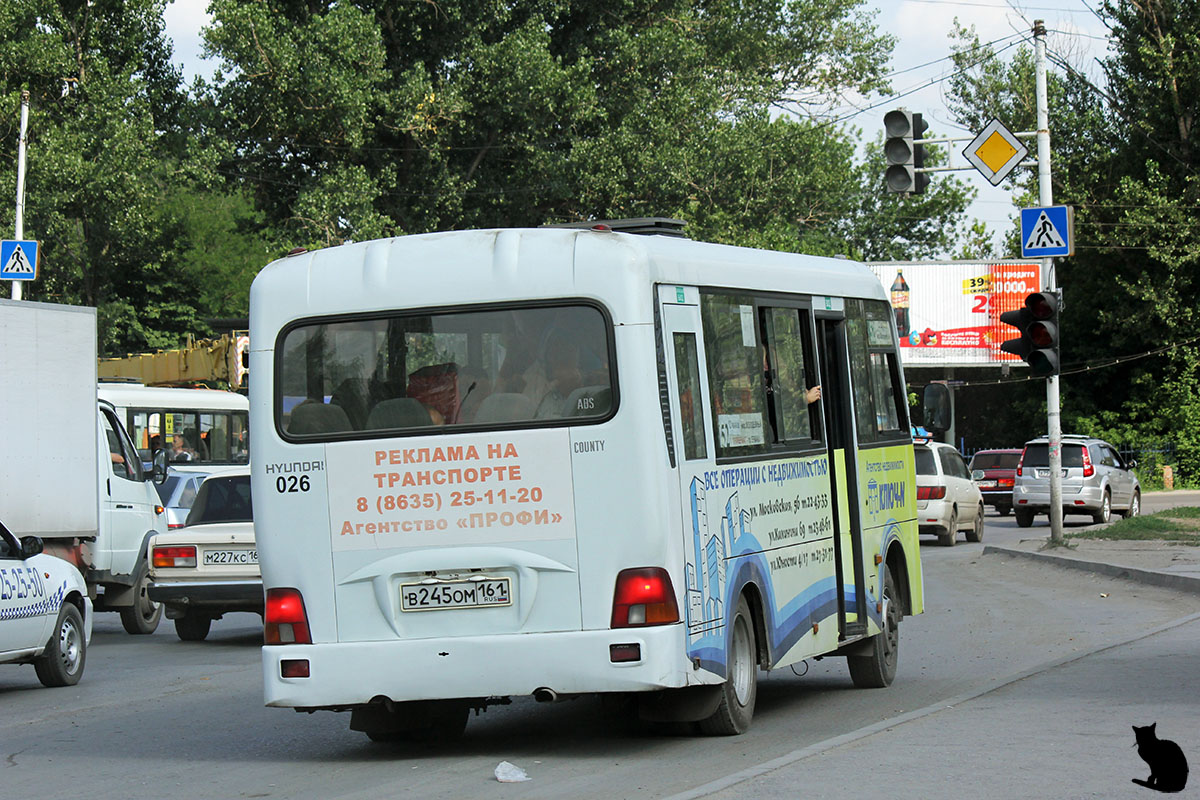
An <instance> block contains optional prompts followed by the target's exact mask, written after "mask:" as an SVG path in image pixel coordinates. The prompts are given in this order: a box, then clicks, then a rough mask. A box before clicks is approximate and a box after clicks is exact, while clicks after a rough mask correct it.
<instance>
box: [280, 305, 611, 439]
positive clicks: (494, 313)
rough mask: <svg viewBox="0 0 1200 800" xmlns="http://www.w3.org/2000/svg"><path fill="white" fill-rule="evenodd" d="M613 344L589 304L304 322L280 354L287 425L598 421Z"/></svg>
mask: <svg viewBox="0 0 1200 800" xmlns="http://www.w3.org/2000/svg"><path fill="white" fill-rule="evenodd" d="M610 346H611V338H610V326H609V324H608V321H607V319H606V317H605V315H604V314H603V313H601V311H600V310H599V309H598V308H596V307H594V306H591V305H582V304H580V305H568V306H553V307H549V306H536V307H522V308H508V309H503V310H497V309H487V310H480V311H459V312H450V313H444V314H407V315H401V314H396V315H390V316H375V317H362V318H356V319H352V320H341V321H336V322H321V323H314V324H310V325H301V326H297V327H293V328H291V329H289V330H288V331H287V332H286V333H285V335H284V337H283V341H282V346H281V347H280V348H279V349H278V351H277V354H276V358H277V359H279V381H278V386H277V392H278V397H277V413H278V414H279V415H280V419H279V422H280V428H281V429H282V430H283V432H284V433H286V434H287V435H288V436H289V437H296V438H301V439H307V438H323V437H326V435H327V434H344V433H353V432H362V433H373V434H382V433H385V432H386V433H399V434H403V433H424V434H429V433H433V432H434V430H435V429H436V428H437V427H438V426H447V427H455V426H470V427H473V428H476V427H479V426H485V427H490V426H504V427H509V426H525V425H528V426H541V425H553V424H555V423H556V422H557V423H558V424H564V423H570V424H576V423H580V422H587V421H598V420H600V419H604V418H606V417H608V415H609V414H610V412H611V411H612V409H613V387H614V383H615V381H614V378H613V375H612V371H611V369H610V364H611V358H610ZM339 438H340V437H339Z"/></svg>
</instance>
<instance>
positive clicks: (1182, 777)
mask: <svg viewBox="0 0 1200 800" xmlns="http://www.w3.org/2000/svg"><path fill="white" fill-rule="evenodd" d="M1157 724H1158V723H1157V722H1155V723H1153V724H1151V725H1147V726H1146V727H1144V728H1139V727H1138V726H1137V725H1134V726H1133V735H1134V738H1135V739H1137V749H1138V755H1139V756H1141V757H1142V760H1143V761H1145V762H1146V763H1147V764H1149V765H1150V777H1149V778H1147V779H1146V780H1144V781H1143V780H1138V779H1137V778H1134V779H1133V782H1134V783H1136V784H1139V785H1140V786H1146V787H1149V788H1151V789H1157V790H1158V791H1160V792H1179V791H1182V790H1183V787H1184V786H1186V785H1187V777H1188V765H1187V759H1186V758H1184V757H1183V751H1182V750H1180V749H1179V745H1177V744H1175V743H1174V742H1172V741H1171V740H1169V739H1160V738H1158V736H1157V735H1156V734H1155V733H1154V726H1155V725H1157Z"/></svg>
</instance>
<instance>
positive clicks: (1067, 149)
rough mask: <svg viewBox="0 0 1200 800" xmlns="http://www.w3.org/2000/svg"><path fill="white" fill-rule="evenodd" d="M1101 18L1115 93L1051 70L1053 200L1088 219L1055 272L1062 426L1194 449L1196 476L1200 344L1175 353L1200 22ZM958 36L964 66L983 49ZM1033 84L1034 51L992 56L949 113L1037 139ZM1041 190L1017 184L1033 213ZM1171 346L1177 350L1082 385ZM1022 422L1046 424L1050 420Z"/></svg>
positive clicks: (1189, 452)
mask: <svg viewBox="0 0 1200 800" xmlns="http://www.w3.org/2000/svg"><path fill="white" fill-rule="evenodd" d="M1100 13H1101V14H1102V15H1103V16H1104V17H1105V18H1106V21H1107V22H1108V23H1109V25H1110V28H1111V30H1112V35H1111V43H1112V48H1111V51H1110V52H1111V53H1112V54H1111V55H1110V56H1109V57H1108V58H1106V59H1105V60H1104V61H1103V67H1104V71H1105V76H1106V86H1104V87H1097V86H1095V85H1093V83H1092V82H1091V81H1090V80H1088V79H1087V78H1086V77H1085V76H1084V75H1083V74H1082V73H1081V72H1080V71H1079V70H1076V69H1075V68H1073V67H1072V66H1071V65H1070V64H1069V62H1067V61H1066V59H1063V58H1062V57H1060V56H1058V55H1057V54H1055V53H1053V52H1051V58H1052V59H1053V61H1054V63H1055V65H1056V66H1057V67H1058V70H1052V71H1051V73H1050V75H1049V90H1050V91H1049V95H1050V98H1049V100H1050V119H1051V126H1050V127H1051V148H1052V156H1051V163H1052V170H1053V196H1054V202H1055V203H1059V204H1068V205H1073V206H1074V207H1075V209H1076V223H1075V236H1076V255H1075V256H1073V257H1070V258H1065V259H1060V260H1059V261H1058V262H1057V270H1058V282H1059V284H1060V285H1061V287H1062V289H1063V292H1064V299H1065V306H1066V307H1065V310H1064V313H1063V317H1062V319H1063V326H1062V327H1063V362H1064V369H1065V371H1066V372H1067V373H1068V374H1066V375H1064V377H1063V398H1064V404H1063V412H1064V429H1067V430H1072V429H1073V430H1077V431H1079V432H1085V433H1101V434H1103V435H1106V436H1109V437H1111V438H1114V439H1117V440H1120V441H1125V442H1130V443H1134V442H1136V441H1139V440H1140V441H1145V440H1151V439H1155V438H1159V437H1171V438H1176V439H1177V440H1178V441H1180V442H1181V443H1187V447H1185V448H1183V450H1181V452H1184V453H1186V455H1183V456H1181V462H1180V466H1181V467H1182V468H1184V470H1185V472H1187V473H1189V476H1190V479H1191V480H1193V481H1195V480H1197V479H1200V450H1198V449H1197V446H1198V445H1200V431H1198V430H1197V423H1196V420H1198V419H1200V375H1198V373H1197V362H1196V352H1195V351H1196V348H1194V347H1178V345H1180V344H1181V343H1185V342H1187V341H1189V340H1191V339H1192V338H1193V337H1194V336H1195V334H1194V331H1195V328H1196V322H1197V314H1198V313H1200V312H1198V310H1197V309H1198V308H1200V278H1198V277H1197V276H1198V270H1197V266H1200V265H1198V264H1197V259H1198V257H1200V244H1198V242H1200V236H1198V234H1200V224H1198V223H1197V222H1196V217H1195V213H1194V209H1195V207H1196V206H1197V205H1198V200H1200V197H1198V195H1200V182H1198V180H1197V178H1196V176H1195V163H1194V159H1195V132H1194V125H1193V121H1194V120H1195V117H1196V111H1197V105H1198V104H1200V70H1198V69H1197V66H1200V65H1198V64H1197V58H1198V56H1197V53H1198V52H1200V50H1198V49H1197V47H1196V44H1197V39H1198V37H1200V14H1198V13H1197V11H1196V7H1195V4H1194V3H1190V2H1181V1H1179V0H1151V1H1150V2H1145V3H1125V2H1115V1H1109V2H1105V3H1104V4H1103V5H1102V6H1101V8H1100ZM959 35H960V42H961V45H960V49H959V59H960V66H966V65H967V63H968V62H969V61H970V60H971V59H973V58H974V57H975V54H976V53H977V51H978V50H979V43H978V39H977V37H975V36H974V32H973V31H960V34H959ZM1033 87H1034V81H1033V61H1032V55H1031V53H1030V51H1029V50H1028V49H1027V48H1025V49H1021V50H1019V51H1018V53H1017V54H1016V55H1015V56H1014V57H1013V58H1012V59H1011V60H1010V61H1008V62H1003V61H1000V60H999V59H998V58H995V57H994V54H992V57H990V58H985V59H982V60H980V61H979V63H978V64H977V65H976V66H975V67H974V68H973V69H971V70H968V71H967V72H964V73H963V74H962V75H961V76H960V77H958V78H956V79H955V80H954V81H953V82H952V85H951V91H950V95H951V97H952V98H954V101H955V102H954V103H953V104H952V109H953V110H954V111H955V112H956V116H957V117H958V119H959V121H960V122H962V123H963V124H964V125H966V126H967V127H970V128H977V127H978V126H979V125H981V124H982V123H983V122H984V121H986V119H987V118H989V117H991V116H997V117H999V118H1000V119H1001V120H1003V121H1004V122H1005V123H1006V124H1008V125H1009V126H1010V127H1015V128H1017V129H1020V128H1026V129H1028V127H1031V126H1032V125H1033V124H1034V122H1035V105H1034V89H1033ZM1034 181H1035V178H1034V176H1033V175H1032V174H1030V173H1027V172H1026V173H1018V174H1017V175H1015V177H1014V178H1013V182H1014V185H1015V186H1016V188H1017V189H1018V199H1017V202H1018V203H1019V204H1021V205H1027V206H1033V205H1037V192H1036V191H1035V190H1036V183H1035V182H1034ZM1010 245H1012V246H1014V247H1015V246H1016V245H1017V241H1016V235H1015V233H1014V235H1013V236H1012V238H1011V239H1010ZM1014 254H1015V253H1014ZM1160 348H1171V349H1169V350H1168V351H1167V352H1166V353H1164V354H1162V355H1158V356H1153V357H1149V358H1138V359H1136V360H1126V361H1123V362H1122V363H1119V364H1116V365H1113V366H1106V367H1104V368H1102V369H1096V370H1093V371H1089V372H1080V373H1077V374H1071V373H1072V372H1074V371H1075V370H1077V369H1081V368H1082V367H1084V366H1087V365H1099V364H1104V363H1107V362H1112V361H1114V360H1116V359H1122V358H1128V357H1131V356H1137V355H1139V354H1143V353H1147V352H1150V351H1153V350H1156V349H1160ZM1026 422H1027V423H1028V424H1030V425H1032V426H1033V427H1031V428H1030V430H1037V429H1039V425H1040V423H1039V421H1038V420H1036V419H1030V420H1026ZM1184 459H1191V461H1190V462H1188V463H1186V464H1185V463H1184Z"/></svg>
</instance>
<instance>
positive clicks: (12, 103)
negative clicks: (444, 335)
mask: <svg viewBox="0 0 1200 800" xmlns="http://www.w3.org/2000/svg"><path fill="white" fill-rule="evenodd" d="M166 2H167V0H126V1H125V2H121V0H89V2H86V3H85V2H80V0H22V2H19V3H3V4H0V95H2V96H3V101H4V102H5V103H6V105H7V107H8V108H10V109H15V108H16V107H17V102H18V97H19V93H20V92H21V91H22V90H28V91H30V93H31V96H32V100H31V106H32V113H31V119H30V128H29V130H30V137H29V171H28V180H27V184H26V213H25V234H26V236H28V237H30V238H37V239H39V240H41V242H42V274H41V276H40V277H39V279H38V280H37V281H36V282H34V283H32V284H27V285H26V288H25V296H26V297H27V298H29V299H35V300H50V301H58V302H67V303H82V304H88V305H95V306H97V307H98V308H99V321H100V346H101V352H102V353H104V354H117V353H123V352H130V351H138V350H145V349H149V348H155V347H168V346H176V345H178V344H180V343H181V341H182V340H183V338H184V337H185V336H186V335H188V334H196V335H204V334H207V333H209V332H210V331H209V329H208V327H207V323H206V320H208V319H211V318H214V317H226V316H237V315H240V314H245V313H246V295H247V291H248V287H249V284H250V281H251V280H252V277H253V275H254V274H255V271H256V270H257V269H258V268H259V267H261V266H262V264H264V263H265V262H266V261H267V260H269V258H270V257H272V256H274V255H278V254H280V253H282V252H286V251H287V250H288V249H290V248H291V247H293V246H297V245H304V246H310V247H314V246H326V245H330V244H337V243H340V242H344V241H349V240H362V239H367V238H373V237H379V236H388V235H396V234H404V233H415V232H424V231H432V230H444V229H453V228H471V227H488V226H523V225H541V224H545V223H548V222H559V221H573V220H583V219H595V218H606V217H625V216H651V215H654V216H657V215H663V216H672V217H678V218H681V219H683V220H685V221H686V222H687V223H688V231H689V233H690V234H691V235H692V236H694V237H695V238H698V239H706V240H712V241H722V242H729V243H736V244H744V245H753V246H760V247H766V248H775V249H786V250H796V251H803V252H810V253H816V254H825V255H835V254H849V255H854V256H857V257H861V258H906V257H917V256H925V255H933V254H935V253H937V252H939V251H945V252H948V251H949V250H950V249H951V248H952V247H953V246H954V240H955V231H962V230H964V223H963V212H964V209H965V208H966V205H967V202H968V201H969V194H968V193H967V191H966V189H965V188H964V187H962V186H961V185H960V184H958V183H957V182H955V181H950V180H947V181H937V182H935V186H934V188H933V189H932V190H931V191H930V192H929V193H927V194H926V195H924V196H919V197H914V198H900V197H897V196H895V195H890V196H889V195H887V194H886V192H884V190H883V186H882V166H881V165H882V161H881V160H879V159H878V156H877V153H876V152H875V151H874V150H873V149H871V150H869V152H868V156H867V157H868V159H870V161H868V162H867V163H863V162H862V157H861V154H860V152H859V141H858V139H859V133H858V131H856V130H854V129H852V128H850V127H848V126H846V125H844V124H840V123H837V122H831V121H829V113H828V112H829V110H830V109H831V108H832V107H834V106H835V105H837V104H839V103H841V102H842V98H843V97H844V96H846V95H848V94H852V93H853V94H859V95H862V96H869V95H871V94H873V93H880V92H886V91H887V89H888V84H887V80H886V77H885V74H884V68H885V65H886V62H887V59H888V57H889V55H890V52H891V49H892V47H893V45H894V41H893V40H892V38H891V37H890V36H887V35H883V34H881V33H880V32H879V31H877V30H876V28H875V27H874V21H873V18H872V16H871V14H870V13H869V12H866V11H864V10H863V8H862V3H861V0H737V2H733V1H732V0H700V1H699V2H694V1H692V2H685V1H684V0H649V2H637V3H635V2H632V0H613V2H609V3H591V2H581V1H580V0H525V1H524V2H512V1H511V0H445V1H444V2H437V3H432V2H405V3H397V2H394V0H356V1H355V2H333V1H332V0H213V2H212V3H211V4H210V7H209V10H210V13H211V15H212V16H211V19H212V24H211V26H210V27H209V28H208V29H207V30H206V32H205V39H206V48H207V52H208V54H209V55H212V56H214V57H216V59H217V60H218V61H219V63H220V64H221V70H220V71H219V73H218V74H217V75H215V76H214V77H213V78H211V79H209V80H199V81H196V82H195V83H194V84H193V85H192V86H191V87H190V88H186V87H184V86H183V84H182V80H181V76H180V74H179V71H178V70H177V69H176V68H175V67H173V66H172V65H171V60H170V58H171V51H170V43H169V42H168V41H167V40H166V39H165V37H164V33H163V19H162V16H163V10H164V8H165V6H166ZM0 136H2V137H3V138H2V141H0V184H3V185H8V186H12V185H14V184H15V172H16V146H15V145H16V140H17V136H16V116H15V115H13V116H11V117H10V116H8V115H5V116H4V117H3V119H0ZM11 222H12V217H11V215H10V212H9V211H8V210H7V209H5V210H2V211H0V224H10V225H11ZM6 291H7V286H3V287H0V292H6Z"/></svg>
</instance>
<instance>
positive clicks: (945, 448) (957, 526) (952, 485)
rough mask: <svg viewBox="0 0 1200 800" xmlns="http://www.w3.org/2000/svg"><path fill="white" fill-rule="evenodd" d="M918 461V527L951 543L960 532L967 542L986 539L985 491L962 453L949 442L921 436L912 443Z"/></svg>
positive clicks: (950, 544)
mask: <svg viewBox="0 0 1200 800" xmlns="http://www.w3.org/2000/svg"><path fill="white" fill-rule="evenodd" d="M913 449H914V451H915V453H914V454H915V456H916V465H917V529H918V531H919V532H920V533H921V534H933V535H934V536H937V537H938V542H939V543H940V544H943V545H945V546H947V547H952V546H953V545H954V542H955V540H956V539H957V538H958V532H959V531H960V530H962V529H964V528H966V531H967V541H968V542H982V541H983V495H981V494H980V493H979V487H978V486H976V485H975V482H974V481H973V480H971V473H970V471H969V470H968V469H967V464H966V462H965V461H963V457H962V456H961V455H959V454H958V451H957V450H955V449H954V448H953V447H951V446H950V445H948V444H942V443H941V442H934V441H929V440H924V439H918V440H916V441H915V442H914V444H913Z"/></svg>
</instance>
